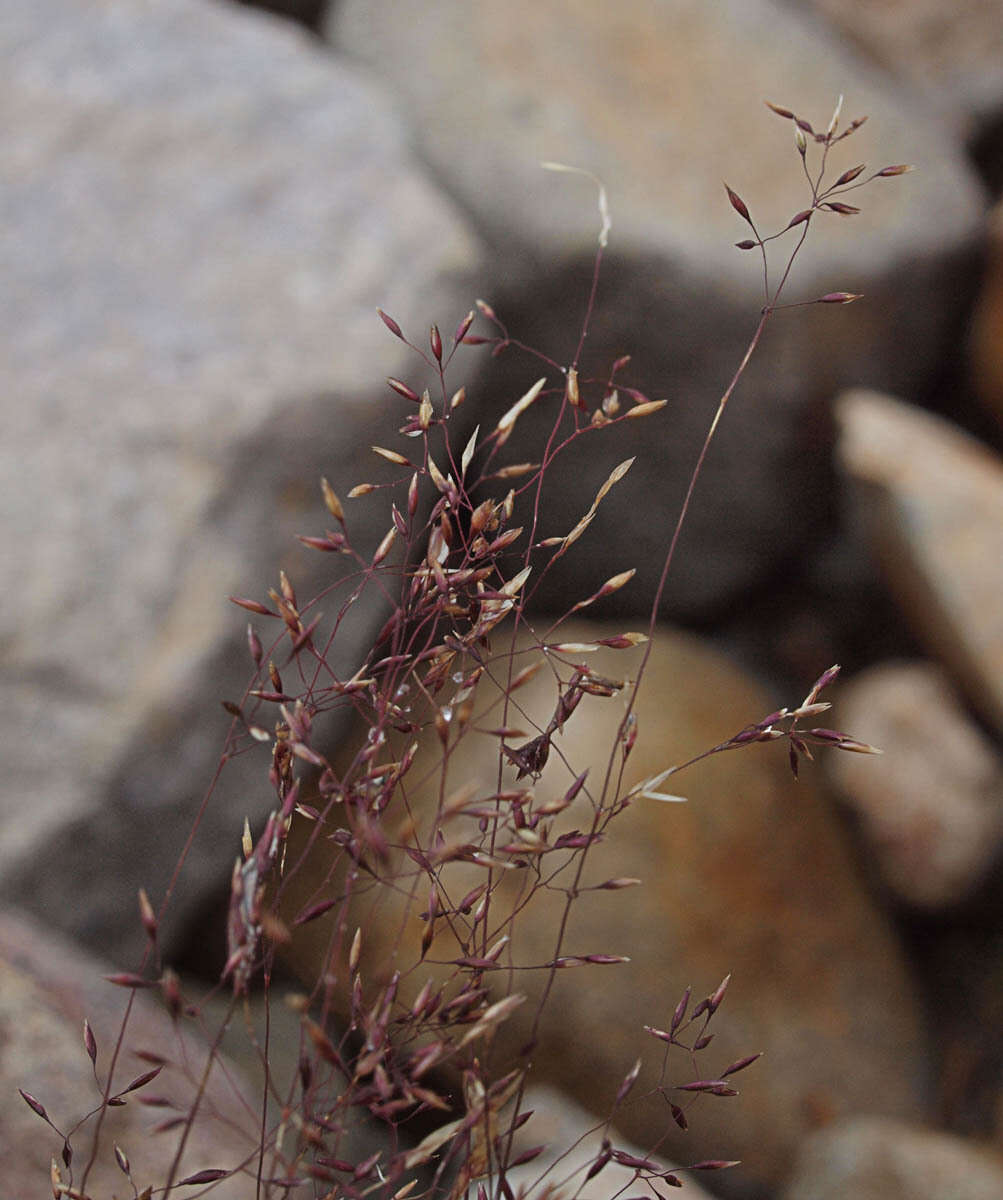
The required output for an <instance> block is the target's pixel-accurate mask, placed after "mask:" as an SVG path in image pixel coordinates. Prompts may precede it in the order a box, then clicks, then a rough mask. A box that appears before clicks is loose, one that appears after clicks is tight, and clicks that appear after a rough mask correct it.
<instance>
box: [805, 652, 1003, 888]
mask: <svg viewBox="0 0 1003 1200" xmlns="http://www.w3.org/2000/svg"><path fill="white" fill-rule="evenodd" d="M839 714H840V723H841V727H843V726H845V728H846V729H848V730H851V731H853V732H854V733H855V734H857V735H859V736H860V737H862V738H866V740H867V741H869V742H872V743H874V744H876V745H878V746H880V747H881V748H882V750H884V752H885V757H884V759H883V761H882V763H881V767H880V769H878V770H874V769H873V767H874V764H873V763H870V762H867V761H866V760H865V759H862V758H860V757H858V756H856V755H853V754H834V755H831V756H830V757H829V758H828V760H827V766H828V769H829V772H830V775H831V777H832V779H833V780H834V782H835V783H836V785H837V787H838V788H839V790H840V792H841V793H842V795H843V797H844V799H845V801H846V803H847V805H848V806H849V808H850V810H851V812H852V813H853V814H854V816H855V817H856V819H857V821H858V822H859V826H860V831H861V834H862V836H863V840H864V843H865V845H866V847H867V849H868V851H869V853H870V856H871V858H872V861H873V862H874V863H875V864H876V869H877V873H878V875H879V876H880V877H881V880H882V882H883V883H884V884H885V885H886V886H887V887H888V888H889V889H890V891H891V892H892V893H893V895H894V896H895V897H896V898H897V899H898V900H900V901H904V902H905V903H906V904H910V905H915V906H916V907H918V908H925V909H934V910H935V909H938V908H943V907H948V906H950V905H953V904H956V903H958V902H960V901H963V900H965V899H966V898H967V897H968V896H969V895H970V894H971V893H972V892H973V891H974V890H975V889H976V888H977V887H978V885H979V884H980V883H982V882H983V880H984V878H985V875H986V872H987V870H988V868H989V867H990V866H991V865H992V864H993V862H994V861H995V860H996V859H997V858H998V857H999V853H1000V849H1001V846H1003V762H1001V760H1000V757H999V754H998V753H997V752H996V750H995V748H994V747H993V745H992V743H991V742H990V741H989V739H988V738H987V737H986V736H985V734H984V733H983V732H982V731H981V729H979V727H978V726H976V725H975V724H974V723H973V722H972V721H971V719H970V718H969V717H967V716H966V714H965V713H964V711H963V710H962V708H961V706H960V705H959V703H958V700H957V698H956V697H955V695H954V693H953V691H952V689H951V686H950V683H949V681H948V680H947V679H946V677H945V676H944V674H943V673H942V672H941V671H940V670H939V669H938V668H937V667H935V666H933V665H932V664H929V663H923V662H913V663H905V662H893V663H885V664H883V665H881V666H877V667H872V668H871V669H870V670H868V671H865V672H864V673H863V674H861V675H858V676H857V677H856V678H854V679H852V680H850V681H849V682H848V683H845V684H844V685H843V686H842V688H841V689H840V692H839Z"/></svg>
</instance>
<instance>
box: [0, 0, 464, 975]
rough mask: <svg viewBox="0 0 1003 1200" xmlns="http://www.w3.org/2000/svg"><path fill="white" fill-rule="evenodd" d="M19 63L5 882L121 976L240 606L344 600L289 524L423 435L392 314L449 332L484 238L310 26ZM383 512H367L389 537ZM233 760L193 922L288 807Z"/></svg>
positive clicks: (4, 255) (80, 28)
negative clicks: (283, 582)
mask: <svg viewBox="0 0 1003 1200" xmlns="http://www.w3.org/2000/svg"><path fill="white" fill-rule="evenodd" d="M0 53H2V56H3V62H4V69H3V72H2V79H0V107H2V108H3V111H4V113H5V116H6V125H7V138H6V145H5V151H4V164H3V171H4V176H5V178H4V181H3V187H2V188H0V218H2V219H0V269H2V272H3V278H4V290H5V295H6V298H7V304H8V311H9V313H10V314H11V319H8V320H7V321H5V322H4V323H3V327H2V331H0V361H2V363H3V380H4V397H5V399H4V400H3V402H2V403H3V406H4V407H3V414H4V437H3V439H2V445H0V459H2V461H0V474H2V477H3V479H4V496H3V507H4V520H3V530H4V533H3V541H4V546H3V558H4V563H5V567H6V570H7V573H8V577H9V578H11V579H16V586H13V587H11V588H9V589H7V590H6V592H5V594H4V597H3V600H2V602H0V603H2V616H0V623H2V629H3V634H2V637H3V644H4V667H3V671H4V688H5V692H6V695H7V697H8V700H9V702H10V705H9V712H8V717H7V719H6V720H5V722H4V727H3V732H2V734H0V754H2V756H3V759H4V761H5V763H6V764H7V765H6V768H5V772H4V787H3V799H2V808H0V814H2V818H0V819H2V836H0V847H2V849H0V880H2V894H3V895H4V896H6V897H8V898H10V897H13V898H15V899H16V900H18V901H19V902H21V903H23V904H26V905H29V906H31V907H32V908H34V909H35V910H36V911H43V910H44V912H45V913H46V914H47V915H48V916H49V917H51V919H52V920H54V921H55V922H57V923H58V924H60V925H61V926H62V927H63V928H67V929H70V930H72V931H74V932H76V933H78V934H80V935H81V936H82V937H84V938H85V939H87V940H88V941H90V942H91V943H92V944H96V945H100V946H101V947H102V948H103V950H104V951H105V952H106V953H108V954H109V955H112V956H113V957H117V958H119V957H121V956H123V955H125V954H131V953H133V952H135V950H136V948H137V947H138V946H141V944H142V939H141V931H140V930H139V928H138V926H137V925H136V922H135V920H134V897H135V894H136V888H137V887H138V886H140V885H145V886H146V887H147V888H148V889H149V891H150V894H151V896H152V897H153V898H154V900H155V902H158V903H159V900H160V897H161V896H162V894H163V891H164V888H165V886H166V882H167V878H168V873H169V870H170V865H171V864H172V863H173V862H174V860H175V858H176V857H177V855H178V854H179V852H180V850H181V848H182V845H183V842H184V838H185V835H186V834H187V832H188V830H189V828H190V827H191V825H192V822H193V821H194V818H195V814H196V811H197V808H198V802H199V800H200V799H201V797H202V795H203V792H204V790H205V788H206V787H207V785H208V784H209V783H210V781H211V779H212V776H213V771H214V768H215V765H216V763H217V761H218V758H219V753H220V750H221V748H222V743H223V736H224V734H225V732H226V723H225V720H223V719H221V714H220V710H219V707H218V700H219V699H220V698H222V697H223V696H230V697H234V696H235V694H236V696H237V697H239V694H240V692H241V691H242V690H243V688H244V687H245V686H246V684H247V680H248V678H249V671H248V668H249V666H250V660H249V659H248V658H247V654H246V650H245V649H244V647H243V644H242V638H243V628H244V625H245V620H244V619H241V617H242V616H243V618H246V616H247V614H246V613H245V614H239V613H238V611H237V610H235V609H233V608H232V606H229V605H228V604H227V603H226V600H225V597H226V595H227V594H228V593H237V594H251V595H255V596H260V597H262V598H264V596H265V593H266V590H267V588H268V587H269V586H271V585H274V584H275V582H276V580H277V569H278V566H280V565H282V566H285V567H286V569H287V570H288V571H289V572H290V573H291V575H292V577H293V580H294V583H296V584H297V585H298V586H299V591H300V595H301V596H305V595H309V594H311V590H312V589H315V588H319V587H320V586H321V585H322V584H323V582H325V581H329V580H330V578H331V574H332V571H333V570H335V569H336V568H332V566H331V560H332V557H334V556H323V555H318V554H315V553H314V552H309V553H304V552H302V549H303V548H302V547H299V548H298V549H297V543H295V542H294V541H293V540H292V535H294V534H296V533H320V532H322V530H323V527H324V525H325V523H329V519H328V518H327V514H326V513H325V512H324V509H323V506H322V504H321V502H320V493H319V488H318V476H319V475H321V474H326V475H329V476H330V477H331V479H332V480H333V481H335V483H336V485H338V486H341V484H340V483H339V481H341V482H343V483H345V485H346V486H348V485H350V484H351V483H355V482H357V481H358V478H359V472H360V471H361V470H363V469H365V470H367V471H368V470H369V468H368V467H366V468H363V466H362V460H361V459H360V451H361V450H364V449H365V448H367V447H368V446H369V444H370V443H371V442H374V441H384V440H386V437H387V435H388V434H389V436H395V434H394V431H395V430H396V428H397V426H398V424H399V423H400V415H401V412H402V408H403V405H404V401H401V400H400V399H399V398H396V397H391V398H390V400H389V401H388V400H387V397H388V396H389V395H390V393H388V392H387V390H386V388H385V386H384V385H383V383H382V382H381V381H382V378H383V377H384V376H385V375H387V374H395V375H396V374H401V373H403V372H404V371H412V372H413V367H412V366H411V363H412V360H413V358H414V356H413V355H411V357H410V358H409V357H408V353H407V352H405V351H404V348H403V347H402V346H401V343H399V342H397V341H395V339H393V338H392V337H391V336H390V335H389V333H388V332H387V330H386V329H385V328H384V327H383V326H382V324H381V323H380V322H379V320H378V319H377V318H376V317H375V314H374V311H373V310H374V307H375V306H376V305H377V304H379V305H382V306H385V307H386V308H387V309H389V310H391V311H393V312H394V313H396V314H397V316H398V318H399V319H400V320H401V321H402V322H403V323H404V324H405V327H406V328H413V327H414V326H415V325H416V324H417V326H418V327H419V328H421V327H423V326H425V325H426V323H427V322H428V321H429V320H430V319H438V320H440V321H441V322H442V324H443V326H444V327H446V328H449V329H452V328H453V327H454V324H455V321H456V320H457V319H458V317H459V316H462V315H463V313H465V312H466V311H467V309H468V308H469V305H470V295H469V292H468V283H467V280H468V278H469V275H470V273H471V272H473V271H474V269H475V267H476V263H477V261H478V249H477V244H476V242H475V241H474V240H473V238H472V237H471V236H470V234H469V233H468V232H467V230H466V227H465V226H464V224H463V222H462V220H461V219H460V218H459V217H458V215H457V214H456V212H455V211H454V210H453V209H452V208H451V207H450V206H449V205H448V204H447V203H446V202H445V201H443V200H442V198H441V197H440V196H439V194H438V193H437V192H435V191H434V190H433V189H432V188H431V186H430V185H429V184H428V183H427V182H426V180H425V178H424V176H423V175H422V173H421V171H420V170H419V169H418V168H417V167H416V165H415V163H414V161H413V159H412V157H411V156H410V154H409V152H408V150H407V147H406V142H405V137H404V134H403V132H402V130H401V128H400V126H399V124H398V123H396V122H395V120H394V118H393V116H392V114H391V111H390V110H389V108H388V106H387V104H386V103H384V101H383V100H382V99H381V97H380V96H379V94H378V93H376V92H375V91H374V90H373V88H372V87H371V86H369V85H368V84H367V83H366V82H364V81H363V80H362V79H361V78H360V77H359V75H358V73H357V72H356V71H355V70H354V69H352V68H350V67H348V66H346V65H345V64H344V63H340V62H339V61H338V60H337V59H335V58H334V57H332V56H331V55H330V54H328V53H326V52H325V51H324V50H323V48H322V47H321V46H320V45H319V44H318V43H317V42H316V40H312V39H310V38H308V36H307V35H306V34H305V33H303V32H302V31H299V30H297V29H296V28H295V27H294V26H293V25H292V24H290V23H288V22H284V21H281V20H280V19H278V18H274V17H268V16H265V15H262V14H260V13H255V12H253V11H251V10H249V9H242V8H239V7H236V6H230V5H222V4H209V3H202V2H196V0H154V2H151V3H147V4H143V5H135V4H132V3H130V2H129V0H101V2H100V3H96V4H92V5H88V6H87V8H86V11H85V10H84V9H82V8H81V7H80V6H79V5H77V4H75V3H70V2H68V0H44V2H38V0H12V2H11V3H8V4H5V5H4V12H3V17H2V18H0ZM15 314H16V320H15V319H13V318H14V315H15ZM374 474H376V475H377V477H378V478H380V479H383V478H386V477H387V470H386V468H385V467H384V469H383V471H382V472H381V471H379V469H378V468H375V469H374ZM346 476H347V480H346ZM343 494H344V493H343ZM374 519H378V521H379V527H377V526H376V525H374V524H372V522H371V521H369V523H367V520H368V519H367V516H366V514H365V513H364V512H361V511H360V512H358V513H356V512H355V510H352V511H351V512H350V517H349V520H350V523H351V527H352V528H353V529H354V531H355V536H356V537H357V539H358V542H359V545H360V547H361V548H366V547H369V548H370V549H371V548H372V546H374V545H375V544H376V541H377V539H378V538H379V537H380V536H382V534H383V533H384V532H385V527H386V526H385V517H383V516H380V517H379V518H374ZM314 560H317V561H316V562H315V561H314ZM320 560H323V561H320ZM378 607H379V606H378V605H377V606H372V605H369V606H366V607H365V611H364V612H362V611H360V612H359V613H358V616H357V624H356V626H355V635H356V636H357V637H364V636H365V635H366V632H367V631H371V629H372V625H373V622H374V621H379V620H380V619H381V618H380V614H379V612H378V611H377V609H378ZM346 628H347V627H346ZM266 632H267V631H266V630H262V637H263V638H264V637H265V636H266ZM348 641H349V644H350V643H351V638H349V639H348ZM344 665H345V666H346V667H347V666H348V663H347V662H346V663H345V664H344ZM351 669H354V668H351ZM214 714H215V715H214ZM251 757H252V758H256V756H251ZM232 765H233V770H231V771H228V772H227V775H228V776H229V782H227V780H226V778H224V784H223V787H222V789H220V790H218V791H217V793H216V800H215V802H214V803H213V805H211V806H210V807H209V810H208V812H207V814H206V816H205V818H204V820H203V825H202V830H201V834H200V837H199V839H198V840H197V841H196V844H195V846H194V848H193V854H192V855H191V856H190V858H189V862H188V867H187V874H186V875H185V877H184V884H183V888H182V890H181V892H180V893H179V901H178V904H177V906H176V908H175V910H174V912H175V916H176V917H180V918H184V917H185V916H186V915H189V914H190V913H191V911H192V910H193V909H194V908H195V907H196V906H197V905H198V904H199V903H200V902H201V900H202V899H203V897H204V891H205V888H206V887H207V886H210V883H209V879H210V878H211V881H212V885H215V884H216V883H217V882H219V881H220V880H221V879H225V877H226V874H227V872H228V869H229V868H228V866H227V863H228V861H229V860H230V859H231V857H232V854H233V853H234V852H235V850H236V846H237V841H238V839H239V836H240V827H241V824H242V822H243V816H244V813H245V811H246V810H248V809H250V810H251V811H252V812H254V811H257V812H260V810H261V809H262V808H263V807H265V806H267V805H268V803H269V801H268V798H267V796H266V795H265V794H263V793H262V791H261V789H260V787H259V783H258V776H259V774H260V771H259V766H260V763H257V762H255V763H254V764H253V770H252V769H251V767H252V762H251V758H248V757H247V756H245V757H244V759H243V760H240V761H238V762H237V763H235V764H232ZM223 796H227V797H229V803H228V804H222V803H221V800H222V797H223ZM223 845H225V846H226V847H227V849H226V851H225V853H221V846H223ZM42 878H44V879H45V885H44V886H40V880H41V879H42ZM177 928H178V927H177V925H176V924H174V925H171V926H170V930H168V929H167V928H166V927H165V941H168V942H169V938H170V933H171V931H173V932H176V931H177Z"/></svg>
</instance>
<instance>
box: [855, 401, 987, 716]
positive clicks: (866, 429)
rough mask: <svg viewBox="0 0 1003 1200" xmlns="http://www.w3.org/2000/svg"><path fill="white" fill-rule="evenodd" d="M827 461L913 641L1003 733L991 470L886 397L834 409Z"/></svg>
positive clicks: (982, 452)
mask: <svg viewBox="0 0 1003 1200" xmlns="http://www.w3.org/2000/svg"><path fill="white" fill-rule="evenodd" d="M837 414H838V418H839V422H840V427H841V431H842V433H841V441H840V445H839V461H840V464H841V467H842V470H843V471H844V473H845V475H846V476H847V478H848V479H849V480H850V481H851V483H852V486H853V492H854V495H855V498H856V503H857V508H858V510H859V517H860V520H861V521H862V522H863V523H864V525H865V528H866V530H867V532H868V535H869V537H870V539H871V543H872V545H873V548H874V553H875V556H876V558H877V561H878V564H879V566H880V568H881V570H882V571H883V573H884V575H885V578H886V580H887V583H888V586H889V587H890V589H891V591H892V592H893V594H894V595H895V596H896V597H897V599H898V601H899V603H900V605H901V606H902V610H903V613H904V614H905V616H906V617H907V619H908V620H909V621H910V622H911V624H912V626H913V628H914V630H915V631H916V633H917V634H918V635H919V636H920V637H921V638H922V639H923V640H924V641H925V642H926V643H927V645H928V646H929V647H930V649H931V650H932V651H933V652H934V653H935V654H937V655H938V656H939V657H940V658H941V659H942V661H943V662H944V664H945V665H946V666H947V667H948V669H949V670H950V671H951V672H952V674H953V675H954V678H955V679H956V680H957V682H958V683H959V684H960V685H961V687H962V688H964V690H965V691H966V693H967V695H968V697H969V699H970V701H971V703H972V705H973V706H974V707H975V708H976V710H977V711H978V712H980V713H981V714H982V716H983V717H984V718H985V719H986V720H987V721H989V722H990V723H992V724H993V725H995V727H996V728H997V729H998V730H1003V605H1001V604H1000V596H1001V595H1003V463H1001V461H1000V459H999V458H998V457H997V456H996V455H995V454H993V453H992V451H990V450H989V449H987V448H986V447H985V446H982V445H980V444H979V443H978V442H976V441H975V440H974V439H973V438H971V437H969V436H968V435H967V434H965V433H962V432H961V431H960V430H958V429H955V428H953V427H952V426H951V425H950V424H949V423H948V422H947V421H944V420H942V419H941V418H939V417H935V416H932V415H931V414H929V413H925V412H923V411H921V410H920V409H917V408H914V407H912V406H910V405H908V404H904V403H902V402H901V401H899V400H895V399H892V398H890V397H888V396H882V395H878V394H876V393H874V392H864V391H858V392H850V393H848V394H847V395H845V396H843V397H842V398H841V399H840V400H839V402H838V404H837Z"/></svg>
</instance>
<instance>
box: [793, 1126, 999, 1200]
mask: <svg viewBox="0 0 1003 1200" xmlns="http://www.w3.org/2000/svg"><path fill="white" fill-rule="evenodd" d="M783 1194H784V1198H785V1200H837V1198H839V1200H842V1198H843V1197H847V1196H852V1197H853V1200H945V1198H946V1197H948V1196H950V1197H951V1200H995V1197H998V1196H1000V1195H1001V1194H1003V1159H1000V1158H998V1157H997V1156H996V1155H993V1154H990V1153H989V1152H988V1151H986V1150H985V1149H983V1148H981V1147H980V1146H979V1145H978V1144H977V1143H975V1142H968V1141H965V1140H964V1139H962V1138H956V1137H952V1136H950V1135H949V1134H945V1133H937V1132H934V1131H933V1130H930V1129H922V1128H919V1127H918V1126H913V1125H906V1124H903V1123H901V1122H899V1121H891V1120H888V1119H885V1118H880V1117H872V1116H859V1117H855V1118H853V1119H852V1120H849V1121H845V1122H841V1123H840V1124H837V1125H834V1126H833V1127H832V1128H830V1129H825V1130H822V1131H820V1132H818V1133H816V1134H815V1135H814V1136H813V1137H812V1138H811V1139H810V1140H809V1141H808V1142H807V1143H806V1144H805V1145H804V1147H803V1148H802V1149H801V1151H800V1153H799V1154H798V1156H797V1159H796V1161H795V1163H794V1168H793V1172H792V1174H791V1178H790V1181H789V1182H788V1184H787V1188H786V1190H785V1191H784V1193H783Z"/></svg>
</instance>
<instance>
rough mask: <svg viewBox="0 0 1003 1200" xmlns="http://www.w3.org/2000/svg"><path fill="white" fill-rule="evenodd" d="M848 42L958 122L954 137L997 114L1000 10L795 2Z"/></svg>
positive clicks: (1001, 91) (855, 0) (974, 3)
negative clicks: (818, 17)
mask: <svg viewBox="0 0 1003 1200" xmlns="http://www.w3.org/2000/svg"><path fill="white" fill-rule="evenodd" d="M797 6H798V7H800V8H804V9H807V10H809V11H813V12H815V13H817V14H818V15H819V16H820V17H821V18H822V19H823V20H825V21H827V22H828V23H829V24H831V25H832V26H833V27H834V28H835V29H837V30H838V31H839V32H840V33H841V34H842V35H843V36H844V37H845V38H846V39H847V40H848V41H849V42H850V43H852V44H853V45H855V46H856V47H858V48H859V49H860V50H862V51H863V52H864V53H865V54H866V55H868V57H870V58H872V59H874V60H875V62H877V63H879V64H880V65H881V66H882V67H884V68H885V69H886V70H888V71H889V72H890V73H891V74H892V75H895V76H898V77H899V78H901V79H902V80H903V81H904V82H906V83H908V84H909V85H910V86H911V87H912V88H913V89H914V91H915V94H916V96H917V98H921V101H920V102H921V103H922V102H925V103H927V104H929V103H930V102H931V101H933V102H934V103H935V104H936V106H937V108H938V109H939V110H941V111H942V112H944V113H945V115H947V116H949V117H951V118H952V119H953V120H955V121H956V122H957V125H958V130H959V133H960V134H961V135H962V136H964V135H966V134H967V135H971V134H973V133H974V132H975V130H976V128H977V126H978V125H979V124H980V123H982V122H986V121H989V120H994V119H998V118H999V116H1000V115H1001V114H1003V4H1001V3H1000V0H962V2H961V3H958V4H954V5H952V6H951V8H950V9H947V8H945V7H944V6H943V5H942V4H940V3H938V0H883V2H882V3H881V4H867V3H864V2H863V0H799V3H798V5H797Z"/></svg>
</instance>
